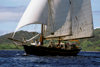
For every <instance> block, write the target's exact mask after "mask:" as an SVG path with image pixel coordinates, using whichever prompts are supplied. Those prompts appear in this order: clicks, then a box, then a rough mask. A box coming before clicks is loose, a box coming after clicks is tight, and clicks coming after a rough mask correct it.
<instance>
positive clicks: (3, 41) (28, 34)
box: [0, 31, 37, 44]
mask: <svg viewBox="0 0 100 67" xmlns="http://www.w3.org/2000/svg"><path fill="white" fill-rule="evenodd" d="M36 34H37V32H27V31H18V32H16V35H15V37H14V39H17V40H20V41H22V40H23V38H25V39H29V38H31V37H33V36H35V35H36ZM9 37H10V38H11V37H12V33H9V34H6V35H3V36H0V44H6V43H9V44H10V43H12V41H10V40H9V39H8V38H9Z"/></svg>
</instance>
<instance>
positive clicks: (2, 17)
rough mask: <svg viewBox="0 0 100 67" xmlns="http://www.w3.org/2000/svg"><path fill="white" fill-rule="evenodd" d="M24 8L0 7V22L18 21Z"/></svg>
mask: <svg viewBox="0 0 100 67" xmlns="http://www.w3.org/2000/svg"><path fill="white" fill-rule="evenodd" d="M24 10H25V7H0V22H1V21H19V19H20V18H21V16H22V14H23V12H24Z"/></svg>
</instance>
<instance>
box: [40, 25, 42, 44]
mask: <svg viewBox="0 0 100 67" xmlns="http://www.w3.org/2000/svg"><path fill="white" fill-rule="evenodd" d="M40 45H43V24H41V35H40Z"/></svg>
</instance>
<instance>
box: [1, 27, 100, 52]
mask: <svg viewBox="0 0 100 67" xmlns="http://www.w3.org/2000/svg"><path fill="white" fill-rule="evenodd" d="M36 34H37V32H27V31H19V32H17V33H16V36H15V37H14V38H15V39H18V40H20V41H22V40H23V38H25V39H29V38H31V37H32V36H35V35H36ZM11 36H12V33H9V34H6V35H3V36H0V49H1V48H2V47H3V49H6V48H7V47H9V46H10V45H12V46H13V43H12V41H10V40H8V39H7V38H8V37H11ZM79 41H80V44H79V46H81V47H82V50H83V51H100V29H95V30H94V37H92V38H85V39H80V40H79ZM45 43H48V41H45ZM5 45H6V47H5ZM12 46H11V47H12ZM11 47H9V48H11ZM13 47H15V46H13Z"/></svg>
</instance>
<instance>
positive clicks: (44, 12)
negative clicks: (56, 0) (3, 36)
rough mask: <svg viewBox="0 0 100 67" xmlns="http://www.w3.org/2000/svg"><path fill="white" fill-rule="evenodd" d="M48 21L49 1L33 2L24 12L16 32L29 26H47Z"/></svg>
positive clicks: (36, 0)
mask: <svg viewBox="0 0 100 67" xmlns="http://www.w3.org/2000/svg"><path fill="white" fill-rule="evenodd" d="M47 19H48V1H47V0H31V2H30V4H29V5H28V7H27V9H26V11H25V12H24V14H23V16H22V18H21V20H20V22H19V24H18V26H17V28H16V31H17V30H18V29H19V28H21V27H23V26H26V25H29V24H47Z"/></svg>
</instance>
